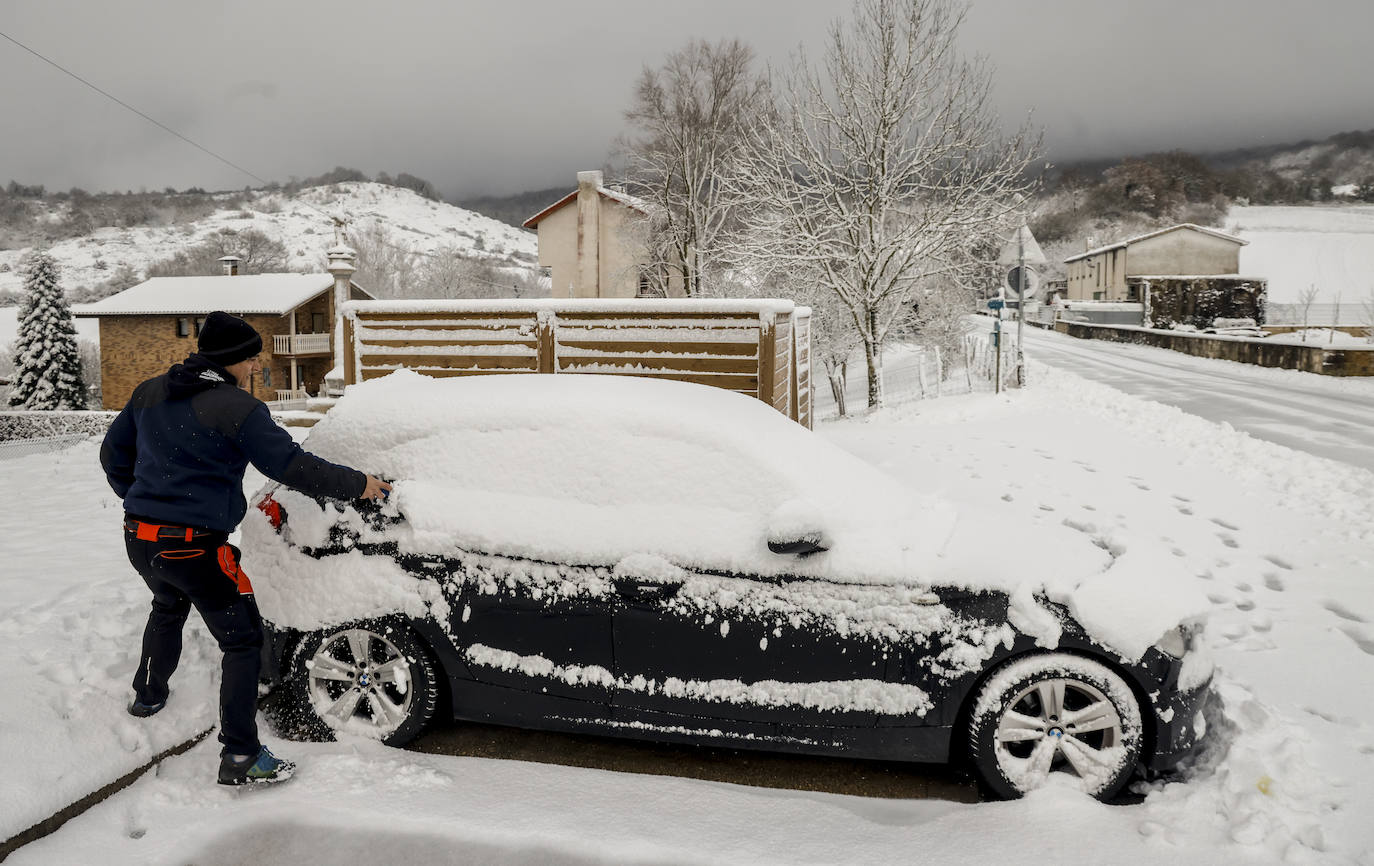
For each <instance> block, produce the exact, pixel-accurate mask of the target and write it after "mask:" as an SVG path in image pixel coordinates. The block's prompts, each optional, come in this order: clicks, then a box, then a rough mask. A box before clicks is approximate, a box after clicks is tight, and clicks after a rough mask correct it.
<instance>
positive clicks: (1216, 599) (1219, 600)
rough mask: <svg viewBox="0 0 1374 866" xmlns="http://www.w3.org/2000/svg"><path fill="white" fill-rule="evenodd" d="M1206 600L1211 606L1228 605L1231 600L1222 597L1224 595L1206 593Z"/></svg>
mask: <svg viewBox="0 0 1374 866" xmlns="http://www.w3.org/2000/svg"><path fill="white" fill-rule="evenodd" d="M1207 600H1208V601H1210V602H1211V603H1212V604H1230V603H1231V599H1229V598H1227V597H1226V596H1224V595H1218V594H1217V593H1215V592H1209V593H1207Z"/></svg>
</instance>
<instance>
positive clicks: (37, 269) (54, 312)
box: [9, 250, 86, 409]
mask: <svg viewBox="0 0 1374 866" xmlns="http://www.w3.org/2000/svg"><path fill="white" fill-rule="evenodd" d="M24 291H25V296H24V305H23V307H21V308H20V311H19V334H18V339H17V340H16V341H15V344H14V371H15V372H14V387H13V388H12V389H11V390H10V396H9V404H10V405H11V406H14V407H17V408H20V409H85V408H86V384H85V382H84V381H83V380H82V376H81V354H80V352H79V351H78V349H77V345H76V326H75V325H74V324H73V323H72V311H71V307H69V306H67V299H66V297H65V296H64V295H63V294H62V289H61V288H60V287H59V286H58V284H57V263H56V262H54V261H53V259H52V256H50V255H48V254H47V253H46V252H43V251H41V250H40V251H37V252H34V253H33V254H32V255H31V256H29V260H28V262H27V267H26V269H25V273H24Z"/></svg>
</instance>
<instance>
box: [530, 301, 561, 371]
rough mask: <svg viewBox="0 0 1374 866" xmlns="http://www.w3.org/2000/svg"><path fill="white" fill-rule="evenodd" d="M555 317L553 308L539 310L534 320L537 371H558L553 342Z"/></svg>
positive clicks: (555, 347)
mask: <svg viewBox="0 0 1374 866" xmlns="http://www.w3.org/2000/svg"><path fill="white" fill-rule="evenodd" d="M554 328H555V319H554V313H553V310H540V311H539V312H538V314H537V316H536V318H535V322H534V334H535V345H536V349H535V351H536V352H537V353H538V356H539V360H538V364H539V372H540V373H557V372H558V353H557V349H558V347H557V346H556V345H555V342H554Z"/></svg>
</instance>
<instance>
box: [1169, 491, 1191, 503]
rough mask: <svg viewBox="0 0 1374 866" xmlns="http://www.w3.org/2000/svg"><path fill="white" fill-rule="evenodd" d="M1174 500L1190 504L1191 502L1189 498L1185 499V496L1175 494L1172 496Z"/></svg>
mask: <svg viewBox="0 0 1374 866" xmlns="http://www.w3.org/2000/svg"><path fill="white" fill-rule="evenodd" d="M1174 498H1175V499H1177V500H1178V501H1179V502H1192V501H1193V500H1191V499H1189V498H1188V497H1186V496H1179V495H1178V494H1177V493H1175V494H1174Z"/></svg>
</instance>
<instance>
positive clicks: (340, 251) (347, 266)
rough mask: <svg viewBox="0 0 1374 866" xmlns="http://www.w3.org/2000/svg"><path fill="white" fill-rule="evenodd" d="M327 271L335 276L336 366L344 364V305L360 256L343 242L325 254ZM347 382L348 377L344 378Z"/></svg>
mask: <svg viewBox="0 0 1374 866" xmlns="http://www.w3.org/2000/svg"><path fill="white" fill-rule="evenodd" d="M325 257H326V258H327V259H328V260H329V265H328V266H327V268H326V270H328V271H329V272H330V273H331V274H333V275H334V365H335V366H336V367H337V366H340V365H342V364H343V357H344V356H343V332H344V331H343V305H344V304H345V303H347V301H348V295H349V291H350V288H351V280H352V277H353V272H354V271H356V270H357V269H358V254H357V253H355V252H354V251H353V250H352V248H350V247H347V246H345V245H344V244H343V243H342V242H340V243H338V244H335V245H334V246H333V247H330V248H329V250H328V251H327V252H326V253H325ZM344 379H345V381H347V377H344Z"/></svg>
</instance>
